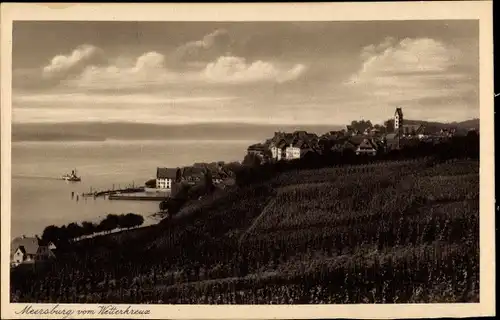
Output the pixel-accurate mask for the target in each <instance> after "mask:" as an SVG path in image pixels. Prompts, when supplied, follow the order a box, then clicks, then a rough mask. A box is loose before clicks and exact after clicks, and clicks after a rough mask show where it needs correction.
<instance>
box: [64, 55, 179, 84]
mask: <svg viewBox="0 0 500 320" xmlns="http://www.w3.org/2000/svg"><path fill="white" fill-rule="evenodd" d="M172 77H173V76H172V75H170V74H169V73H168V72H167V71H166V66H165V57H164V56H163V55H162V54H160V53H158V52H154V51H152V52H147V53H144V54H142V55H141V56H139V57H138V58H137V59H136V60H135V63H134V64H133V65H131V66H125V67H123V66H117V65H114V64H111V65H107V66H88V67H86V68H85V69H84V70H82V72H81V74H80V75H79V76H77V77H74V78H71V79H68V80H66V81H64V82H63V84H64V85H66V86H69V87H79V88H85V89H99V88H103V89H134V88H141V87H147V86H155V85H163V84H165V83H166V82H167V81H168V80H169V79H170V78H172Z"/></svg>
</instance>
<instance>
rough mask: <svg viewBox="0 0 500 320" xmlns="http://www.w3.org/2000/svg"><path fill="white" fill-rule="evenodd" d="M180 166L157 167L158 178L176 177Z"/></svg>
mask: <svg viewBox="0 0 500 320" xmlns="http://www.w3.org/2000/svg"><path fill="white" fill-rule="evenodd" d="M178 170H179V168H157V169H156V178H158V179H176V178H177V171H178Z"/></svg>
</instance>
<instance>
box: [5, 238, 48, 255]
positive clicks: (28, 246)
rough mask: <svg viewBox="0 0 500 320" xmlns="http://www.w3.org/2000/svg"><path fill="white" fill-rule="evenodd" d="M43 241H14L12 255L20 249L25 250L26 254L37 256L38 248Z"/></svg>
mask: <svg viewBox="0 0 500 320" xmlns="http://www.w3.org/2000/svg"><path fill="white" fill-rule="evenodd" d="M40 245H41V241H40V240H39V239H38V238H35V237H17V238H15V239H14V240H12V243H11V246H10V250H11V254H13V253H15V252H16V250H17V249H18V248H21V247H22V248H21V250H23V253H25V254H33V255H34V254H36V253H37V251H38V247H40Z"/></svg>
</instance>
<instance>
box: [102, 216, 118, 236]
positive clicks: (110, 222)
mask: <svg viewBox="0 0 500 320" xmlns="http://www.w3.org/2000/svg"><path fill="white" fill-rule="evenodd" d="M118 221H119V218H118V216H117V215H116V214H108V216H107V217H106V218H105V219H104V220H102V221H101V223H99V230H100V231H104V232H109V231H111V230H113V229H116V228H117V227H118Z"/></svg>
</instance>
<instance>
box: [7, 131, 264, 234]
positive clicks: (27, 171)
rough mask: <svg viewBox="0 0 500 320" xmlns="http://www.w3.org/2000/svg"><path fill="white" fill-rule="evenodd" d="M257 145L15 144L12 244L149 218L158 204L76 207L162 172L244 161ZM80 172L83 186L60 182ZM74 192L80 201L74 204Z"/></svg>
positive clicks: (108, 202)
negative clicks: (58, 230)
mask: <svg viewBox="0 0 500 320" xmlns="http://www.w3.org/2000/svg"><path fill="white" fill-rule="evenodd" d="M253 143H255V141H241V140H239V141H220V140H219V141H102V142H101V141H99V142H15V143H12V206H11V208H12V209H11V225H12V227H11V238H14V237H16V236H19V235H23V234H24V235H27V236H28V235H35V234H38V235H41V234H42V232H43V229H44V228H45V227H46V226H48V225H52V224H53V225H57V226H62V225H64V224H68V223H70V222H82V221H85V220H86V221H93V222H98V221H100V219H102V218H103V217H105V216H106V215H107V214H108V213H115V214H122V213H129V212H134V213H137V214H142V215H143V216H144V217H145V220H146V222H145V223H146V224H150V223H153V222H155V221H154V220H153V219H152V218H149V216H150V215H151V214H153V213H155V212H157V211H158V204H159V203H158V202H156V201H119V200H107V199H103V198H98V199H96V200H94V199H93V198H88V199H86V200H85V199H84V198H81V197H80V199H79V201H78V202H77V201H76V194H81V193H82V192H89V191H90V188H91V187H92V189H93V190H103V189H111V188H112V186H113V184H114V186H115V187H116V188H118V187H126V186H129V185H132V184H135V185H136V186H137V185H144V182H145V181H147V180H149V179H152V178H154V177H155V175H156V168H157V167H177V166H187V165H191V164H193V163H194V162H212V161H226V162H228V161H241V160H242V159H243V157H244V155H245V153H246V148H247V146H248V145H250V144H253ZM74 168H76V169H77V172H78V175H79V176H81V177H82V181H81V182H79V183H72V182H66V181H63V180H59V179H58V178H60V177H61V175H62V174H64V173H69V172H71V170H72V169H74ZM71 192H75V198H74V199H72V198H71Z"/></svg>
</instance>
